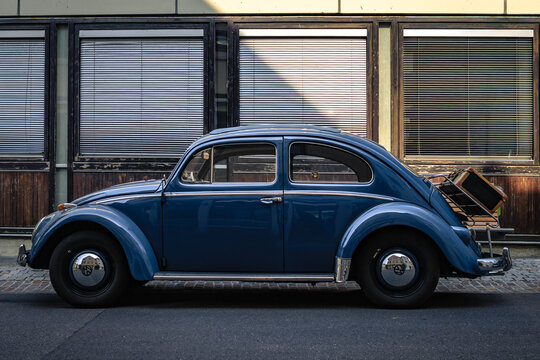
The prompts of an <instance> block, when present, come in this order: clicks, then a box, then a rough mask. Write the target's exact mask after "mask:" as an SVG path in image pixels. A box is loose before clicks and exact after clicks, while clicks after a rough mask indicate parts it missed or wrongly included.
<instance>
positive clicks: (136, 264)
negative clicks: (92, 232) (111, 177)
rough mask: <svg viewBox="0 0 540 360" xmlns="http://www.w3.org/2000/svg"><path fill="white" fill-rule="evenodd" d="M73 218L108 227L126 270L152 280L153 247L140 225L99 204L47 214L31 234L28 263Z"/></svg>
mask: <svg viewBox="0 0 540 360" xmlns="http://www.w3.org/2000/svg"><path fill="white" fill-rule="evenodd" d="M75 221H85V222H93V223H96V224H99V225H101V226H103V227H104V228H106V229H107V230H109V231H110V232H111V233H112V234H113V236H115V237H116V238H117V239H118V241H119V242H120V245H121V246H122V248H123V249H124V253H125V254H126V259H127V262H128V264H129V270H130V272H131V275H132V276H133V277H134V278H135V279H136V280H152V278H153V276H154V274H155V273H156V272H158V271H159V266H158V262H157V260H156V256H155V253H154V250H153V249H152V247H151V246H150V243H149V241H148V239H147V238H146V235H145V234H144V233H143V232H142V231H141V229H140V228H139V227H138V226H137V225H136V224H135V223H134V222H133V221H132V220H131V219H130V218H128V217H127V216H126V215H124V214H123V213H121V212H119V211H117V210H115V209H111V208H109V207H106V206H101V205H92V206H84V207H78V208H74V209H70V210H67V211H57V212H54V213H52V214H50V215H48V216H46V217H45V218H44V219H43V220H42V221H41V222H40V223H39V224H38V225H37V226H36V229H35V230H34V233H33V235H32V249H31V251H30V254H29V263H30V265H32V262H34V261H35V259H37V258H38V257H39V256H40V251H41V249H42V248H43V246H44V245H45V243H47V241H48V240H49V239H50V238H51V237H52V236H53V235H54V234H55V233H56V232H57V231H58V230H60V229H61V228H62V227H63V226H65V225H67V224H69V223H72V222H75Z"/></svg>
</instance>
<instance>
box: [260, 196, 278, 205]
mask: <svg viewBox="0 0 540 360" xmlns="http://www.w3.org/2000/svg"><path fill="white" fill-rule="evenodd" d="M282 201H283V199H282V198H281V196H275V197H263V198H261V202H262V203H263V204H274V203H280V202H282Z"/></svg>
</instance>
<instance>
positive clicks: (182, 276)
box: [154, 271, 335, 282]
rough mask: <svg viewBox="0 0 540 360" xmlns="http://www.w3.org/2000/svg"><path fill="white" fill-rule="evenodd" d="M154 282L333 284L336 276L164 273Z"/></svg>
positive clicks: (159, 273)
mask: <svg viewBox="0 0 540 360" xmlns="http://www.w3.org/2000/svg"><path fill="white" fill-rule="evenodd" d="M154 280H183V281H193V280H202V281H263V282H273V281H280V282H332V281H334V280H335V275H334V274H249V273H191V272H174V271H163V272H158V273H156V274H155V275H154Z"/></svg>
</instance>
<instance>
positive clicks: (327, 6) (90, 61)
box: [0, 0, 540, 241]
mask: <svg viewBox="0 0 540 360" xmlns="http://www.w3.org/2000/svg"><path fill="white" fill-rule="evenodd" d="M539 14H540V3H538V2H535V1H524V0H489V1H488V0H478V1H471V0H455V1H452V2H447V1H423V0H411V1H407V2H399V1H390V0H378V1H375V0H367V1H358V0H354V1H353V0H329V1H307V0H298V1H283V0H277V1H269V2H262V1H257V0H243V1H242V0H153V1H144V0H108V1H102V0H95V1H85V0H72V1H70V0H64V1H57V0H3V1H2V2H0V231H1V232H3V233H14V232H20V231H28V230H29V229H31V228H32V227H33V226H34V225H35V224H36V222H37V221H38V220H39V219H40V218H41V217H42V216H44V215H46V214H47V213H48V212H49V211H51V210H53V209H54V207H55V204H57V203H61V202H66V201H69V200H71V199H74V198H77V197H79V196H82V195H84V194H86V193H89V192H91V191H95V190H97V189H100V188H102V187H105V186H109V185H113V184H116V183H121V182H126V181H134V180H140V179H149V178H161V177H162V176H163V175H164V174H167V173H168V171H170V170H171V169H172V167H173V166H174V164H175V163H176V161H177V160H178V158H179V157H180V156H181V154H182V153H183V151H184V150H185V149H186V147H187V146H188V145H189V144H190V143H191V142H192V141H193V140H195V139H196V138H197V137H199V136H201V135H203V134H204V133H206V132H208V131H211V130H213V129H215V128H220V127H228V126H236V125H249V124H263V123H264V124H268V123H276V124H279V123H281V124H287V123H302V124H315V125H324V126H333V127H339V128H341V129H343V130H346V131H350V132H353V133H356V134H358V135H360V136H365V137H367V138H369V139H372V140H374V141H377V142H379V143H380V144H382V145H383V146H385V147H386V148H387V149H388V150H390V151H391V152H392V153H393V154H394V155H395V156H396V157H398V158H399V159H400V160H401V161H403V162H404V163H406V164H407V165H408V166H409V167H411V168H412V169H414V170H416V171H417V172H418V173H420V174H423V175H429V174H439V173H449V172H451V171H454V170H456V169H461V168H466V167H470V166H472V167H474V168H476V169H477V170H479V171H480V172H481V173H482V174H484V175H485V176H486V177H487V178H488V179H489V180H490V181H492V182H494V183H495V184H496V185H499V186H501V187H502V188H503V189H504V191H505V192H506V193H507V194H508V196H509V199H508V201H507V202H506V204H505V205H504V208H503V209H502V212H501V222H502V225H503V226H507V227H515V228H516V234H517V235H515V236H514V237H513V238H512V239H513V240H514V241H522V240H525V239H528V240H531V239H532V240H535V239H536V240H537V241H538V240H539V239H540V220H538V215H537V214H538V213H540V145H539V138H540V120H539V117H540V116H539V100H538V99H539V96H538V94H539V61H540V60H539V27H540V17H539Z"/></svg>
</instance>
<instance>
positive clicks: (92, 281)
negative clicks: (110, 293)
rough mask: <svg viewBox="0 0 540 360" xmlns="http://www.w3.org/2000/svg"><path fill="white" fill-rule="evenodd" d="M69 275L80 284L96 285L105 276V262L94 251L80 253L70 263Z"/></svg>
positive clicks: (86, 285)
mask: <svg viewBox="0 0 540 360" xmlns="http://www.w3.org/2000/svg"><path fill="white" fill-rule="evenodd" d="M71 275H72V277H73V280H75V282H76V283H78V284H79V285H81V286H85V287H93V286H96V285H98V284H99V283H100V282H101V281H103V279H104V278H105V275H106V269H105V262H104V261H103V259H102V258H101V257H100V256H99V255H97V254H95V253H91V252H84V253H81V254H79V255H77V257H75V259H74V260H73V263H72V264H71Z"/></svg>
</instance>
